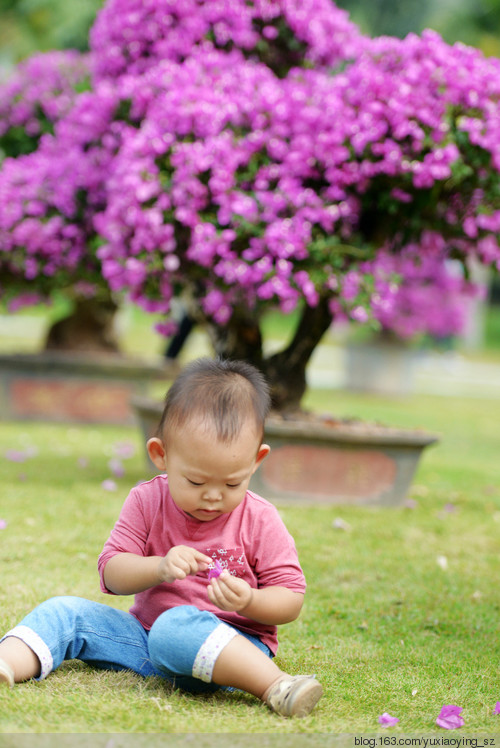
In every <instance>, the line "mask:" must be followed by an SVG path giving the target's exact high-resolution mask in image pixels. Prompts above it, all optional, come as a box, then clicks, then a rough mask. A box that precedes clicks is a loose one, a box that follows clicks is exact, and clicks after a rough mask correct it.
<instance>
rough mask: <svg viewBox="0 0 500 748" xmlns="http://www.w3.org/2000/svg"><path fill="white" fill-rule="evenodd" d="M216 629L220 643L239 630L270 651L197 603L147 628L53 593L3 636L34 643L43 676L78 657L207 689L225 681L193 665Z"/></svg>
mask: <svg viewBox="0 0 500 748" xmlns="http://www.w3.org/2000/svg"><path fill="white" fill-rule="evenodd" d="M216 630H217V632H216V634H215V636H216V637H217V636H218V638H219V640H220V641H221V642H222V645H221V648H223V646H224V642H225V643H228V642H229V640H230V639H231V638H232V637H233V636H234V635H235V634H241V635H242V636H245V637H246V638H247V639H249V640H250V641H251V642H252V643H253V644H254V645H255V646H256V647H258V649H260V650H261V651H262V652H264V653H265V654H267V655H268V656H269V657H272V653H271V651H270V650H269V648H268V647H267V646H266V645H265V644H263V643H262V642H261V641H260V639H258V638H257V637H255V636H251V635H249V634H246V633H244V632H242V631H237V630H236V629H234V628H233V627H231V626H229V625H228V624H225V623H222V621H221V620H220V619H219V618H217V616H216V615H214V614H213V613H209V612H208V611H203V610H199V609H198V608H195V607H194V606H193V605H180V606H178V607H175V608H171V609H170V610H166V611H165V612H164V613H162V614H161V615H160V616H159V617H158V618H157V619H156V621H155V622H154V624H153V626H152V627H151V630H150V631H149V632H148V631H146V629H144V627H143V626H142V625H141V624H140V623H139V621H138V620H137V619H136V618H134V616H132V615H131V614H130V613H126V612H125V611H123V610H116V609H115V608H111V607H109V606H108V605H103V604H101V603H95V602H92V601H90V600H85V599H84V598H80V597H53V598H51V599H50V600H47V601H45V602H44V603H41V605H39V606H38V607H36V608H35V609H34V610H33V611H32V612H31V613H28V615H27V616H26V617H25V618H24V619H23V620H22V621H21V623H20V624H19V625H18V626H16V627H15V628H14V629H12V630H11V631H9V632H8V633H7V634H6V635H5V637H4V638H6V637H7V636H16V637H18V638H19V639H22V640H23V641H24V642H25V643H26V644H28V646H30V647H31V649H33V651H34V652H35V654H36V655H37V656H38V658H39V660H40V662H41V664H42V670H41V674H40V679H41V678H44V677H46V676H47V675H48V673H49V672H51V671H52V670H55V669H56V668H57V667H59V665H60V664H61V663H62V662H63V661H64V660H72V659H77V660H82V661H83V662H86V663H88V664H90V665H93V666H94V667H98V668H103V669H106V670H133V671H134V672H135V673H139V675H143V676H149V675H159V676H161V677H162V678H165V679H166V680H168V681H169V682H170V683H172V684H173V685H175V686H178V687H180V688H183V689H184V690H186V691H191V692H192V693H201V692H205V693H206V692H209V691H216V690H217V689H219V688H221V686H219V685H217V684H216V683H212V682H210V681H207V677H209V676H207V677H203V679H200V678H201V677H202V676H200V675H197V676H196V677H195V676H193V671H195V672H198V671H199V667H198V665H199V659H200V658H199V653H200V652H204V651H205V650H206V642H207V640H208V641H210V639H209V637H211V639H213V638H214V632H215V631H216ZM221 636H222V639H221ZM211 651H213V649H212V650H211ZM219 653H220V652H219ZM216 656H217V655H213V654H212V655H210V654H209V655H208V659H209V660H210V658H211V657H212V659H213V662H212V663H211V665H212V667H213V664H214V662H215V659H216ZM214 657H215V659H214ZM209 665H210V663H209Z"/></svg>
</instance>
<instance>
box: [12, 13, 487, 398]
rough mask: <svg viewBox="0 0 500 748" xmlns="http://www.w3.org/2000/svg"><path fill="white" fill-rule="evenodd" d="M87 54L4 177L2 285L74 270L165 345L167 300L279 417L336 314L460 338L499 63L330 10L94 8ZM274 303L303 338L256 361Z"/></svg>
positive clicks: (479, 233) (479, 252) (481, 226)
mask: <svg viewBox="0 0 500 748" xmlns="http://www.w3.org/2000/svg"><path fill="white" fill-rule="evenodd" d="M90 41H91V55H92V91H91V92H87V93H83V94H80V95H79V96H78V97H77V98H76V100H75V103H74V105H73V106H72V108H71V111H70V112H68V113H67V114H66V115H65V116H63V117H62V118H61V119H60V120H59V121H58V122H57V123H56V124H55V126H54V134H53V135H46V136H44V137H43V138H42V139H41V141H40V144H39V147H38V149H37V151H35V152H34V153H32V154H30V155H28V156H24V157H22V158H18V159H15V160H14V159H11V160H9V159H7V160H6V161H5V162H4V165H3V168H2V171H1V173H0V190H1V194H0V232H1V234H0V237H1V242H2V243H1V244H0V249H3V250H4V252H3V255H2V258H1V259H0V263H1V264H0V268H1V270H0V272H2V273H3V272H4V270H3V268H5V267H7V266H8V271H9V273H10V274H11V275H15V273H16V272H17V274H18V275H17V277H18V278H20V279H23V278H24V279H26V278H27V277H28V276H27V275H26V268H27V267H28V266H29V268H30V270H29V273H30V274H31V280H32V281H33V284H34V286H35V287H36V283H37V281H38V279H43V281H44V282H46V283H47V284H48V285H50V282H51V279H52V282H56V278H57V277H63V274H64V273H68V272H69V273H70V274H71V273H73V277H75V274H77V273H78V272H79V271H81V270H82V268H85V272H86V273H87V275H88V278H86V276H83V277H85V278H86V280H88V281H89V282H90V280H91V276H92V275H93V274H94V275H95V274H96V273H97V274H98V275H99V277H100V278H101V279H102V278H104V279H105V280H106V282H107V283H108V284H109V287H110V288H111V290H112V291H113V292H114V293H115V294H118V295H119V294H123V293H125V294H127V295H128V297H129V298H130V299H132V300H133V301H134V302H135V303H137V304H140V305H141V306H142V307H144V308H145V309H147V310H150V311H155V312H162V313H164V314H165V315H166V320H167V322H166V324H165V325H164V326H163V331H164V332H169V331H170V329H171V327H169V324H168V313H169V310H170V304H171V300H172V298H174V297H175V296H177V295H178V294H179V293H183V294H184V295H185V296H187V297H188V298H189V300H190V304H191V311H192V314H193V315H194V316H195V317H197V319H199V320H200V321H201V322H203V323H204V324H205V325H207V327H208V329H209V330H210V332H211V335H212V339H213V341H214V346H215V348H216V350H217V351H218V352H220V353H222V354H224V355H228V356H238V357H243V358H246V359H248V360H250V361H253V362H254V363H255V364H257V365H258V366H259V367H260V368H261V369H262V370H263V371H264V372H265V373H266V374H267V376H268V377H269V379H270V381H271V383H272V386H273V393H274V399H275V404H276V405H277V407H279V408H281V409H286V408H294V407H296V406H297V405H298V404H299V402H300V398H301V396H302V394H303V392H304V388H305V368H306V365H307V362H308V360H309V358H310V356H311V354H312V352H313V351H314V348H315V347H316V345H317V344H318V342H319V340H320V339H321V337H322V335H323V333H324V332H325V331H326V330H327V329H328V327H329V325H330V324H331V321H332V319H333V318H334V317H338V316H340V315H343V316H347V317H350V318H352V319H355V320H360V321H365V320H366V319H368V318H372V319H374V320H378V322H379V323H380V324H381V325H383V326H384V328H386V329H393V330H395V331H396V332H397V333H398V334H400V335H410V334H414V333H415V332H419V331H421V330H427V331H431V332H433V333H434V334H439V335H444V334H447V333H450V332H455V331H456V329H457V324H458V314H459V312H458V309H459V305H457V300H459V298H460V297H461V296H463V295H464V294H467V293H470V292H471V288H472V287H471V284H470V283H469V281H468V268H469V263H470V261H471V260H472V259H474V260H476V261H477V260H479V261H480V262H482V263H485V264H490V265H492V266H498V265H499V264H500V249H499V244H498V237H499V230H500V148H499V145H498V144H499V143H500V114H499V111H500V110H499V97H500V63H499V61H498V60H495V59H487V58H485V57H484V56H483V55H482V54H481V53H480V52H479V51H477V50H474V49H471V48H468V47H465V46H462V45H454V46H449V45H447V44H445V43H444V42H443V41H442V40H441V38H440V37H439V36H437V35H436V34H434V33H432V32H425V33H424V34H423V35H422V36H421V37H417V36H415V35H410V36H409V37H407V38H406V39H404V40H398V39H391V38H380V39H367V38H364V37H362V36H361V35H360V34H359V32H358V31H357V29H356V28H355V27H354V26H353V25H352V24H351V23H350V22H349V20H348V18H347V16H346V14H345V13H344V12H343V11H340V10H339V9H337V8H336V7H335V6H334V5H333V4H332V3H331V2H330V0H307V2H306V1H305V0H302V2H299V1H298V0H274V1H273V0H266V1H265V2H264V0H260V1H259V0H255V2H253V3H248V2H243V0H241V2H234V1H232V2H228V1H227V0H204V1H203V2H202V0H185V1H184V2H179V0H177V1H176V2H175V3H174V2H173V0H162V2H160V1H159V0H147V1H146V0H141V1H139V0H110V1H109V2H108V3H106V5H105V6H104V8H103V10H102V12H101V13H100V15H99V16H98V18H97V20H96V23H95V25H94V28H93V29H92V32H91V37H90ZM65 170H66V171H65ZM34 171H36V175H35V177H34V178H33V179H30V175H31V176H33V172H34ZM23 174H24V176H23ZM7 197H8V198H9V199H7ZM37 225H38V226H39V227H40V229H41V228H42V227H43V230H44V231H46V232H47V234H48V235H49V237H50V239H51V241H50V242H49V246H50V247H51V249H50V250H47V249H46V243H45V240H44V241H42V240H41V234H40V231H39V232H38V233H37V232H36V228H35V227H36V226H37ZM30 227H31V232H30ZM47 227H48V228H47ZM68 237H69V241H68ZM45 238H46V237H44V239H45ZM89 258H90V259H89ZM450 260H455V262H459V263H461V265H462V267H463V273H462V275H457V274H456V273H455V272H453V273H452V272H450V271H449V270H448V267H449V261H450ZM9 263H10V264H9ZM23 273H24V276H23ZM2 277H3V276H2ZM47 279H48V280H47ZM270 308H280V309H281V310H283V311H284V312H286V313H288V312H291V311H293V310H296V309H297V310H299V322H298V326H297V329H296V330H295V331H294V332H293V334H292V336H291V340H290V342H289V343H288V344H287V345H286V347H285V349H284V350H282V351H279V352H277V353H274V354H273V355H271V356H265V354H264V351H263V345H262V337H261V332H260V323H261V319H262V316H263V315H264V314H265V312H266V311H267V310H269V309H270ZM444 309H445V310H446V314H445V313H443V310H444ZM436 316H437V317H438V318H436Z"/></svg>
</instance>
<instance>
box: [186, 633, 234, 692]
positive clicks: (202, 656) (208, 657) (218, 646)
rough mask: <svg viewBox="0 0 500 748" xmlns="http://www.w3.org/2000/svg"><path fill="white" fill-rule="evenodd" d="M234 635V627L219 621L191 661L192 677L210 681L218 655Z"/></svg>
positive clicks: (206, 681)
mask: <svg viewBox="0 0 500 748" xmlns="http://www.w3.org/2000/svg"><path fill="white" fill-rule="evenodd" d="M235 636H238V632H237V631H236V630H235V629H233V628H231V626H228V625H227V624H225V623H220V624H219V625H218V626H217V628H215V629H214V630H213V631H212V633H211V634H210V635H209V636H208V637H207V638H206V639H205V641H204V642H203V644H202V645H201V647H200V648H199V650H198V654H197V655H196V657H195V660H194V663H193V678H199V679H200V680H202V681H204V682H205V683H210V682H211V681H212V672H213V669H214V665H215V662H216V660H217V658H218V656H219V655H220V653H221V652H222V650H223V649H224V647H225V646H226V645H227V644H229V642H230V641H231V639H233V638H234V637H235Z"/></svg>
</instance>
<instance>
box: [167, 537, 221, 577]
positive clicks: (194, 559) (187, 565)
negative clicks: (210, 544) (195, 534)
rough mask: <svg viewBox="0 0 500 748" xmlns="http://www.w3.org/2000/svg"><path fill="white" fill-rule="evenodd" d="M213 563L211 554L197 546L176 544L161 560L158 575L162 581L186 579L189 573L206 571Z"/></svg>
mask: <svg viewBox="0 0 500 748" xmlns="http://www.w3.org/2000/svg"><path fill="white" fill-rule="evenodd" d="M211 563H212V559H211V558H210V556H206V555H205V554H204V553H202V552H201V551H197V550H196V549H195V548H190V547H189V546H187V545H174V546H173V548H171V549H170V550H169V552H168V553H167V555H166V556H165V557H164V558H162V560H161V561H160V565H159V567H158V576H159V578H160V580H161V581H162V582H174V581H175V580H176V579H185V578H186V577H187V576H188V575H189V574H193V575H195V574H197V573H198V572H199V571H205V570H206V569H208V567H209V565H210V564H211Z"/></svg>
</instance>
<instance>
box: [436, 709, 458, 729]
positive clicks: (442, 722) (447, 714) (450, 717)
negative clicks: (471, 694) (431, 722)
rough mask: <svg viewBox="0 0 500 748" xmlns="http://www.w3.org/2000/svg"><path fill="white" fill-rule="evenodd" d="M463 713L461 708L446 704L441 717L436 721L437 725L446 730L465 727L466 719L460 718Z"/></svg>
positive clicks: (440, 714)
mask: <svg viewBox="0 0 500 748" xmlns="http://www.w3.org/2000/svg"><path fill="white" fill-rule="evenodd" d="M461 711H462V707H461V706H455V705H454V704H445V705H444V706H443V708H442V709H441V711H440V712H439V716H438V718H437V719H436V725H438V727H444V729H445V730H456V729H457V727H463V725H464V719H463V717H461V716H460V712H461Z"/></svg>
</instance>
